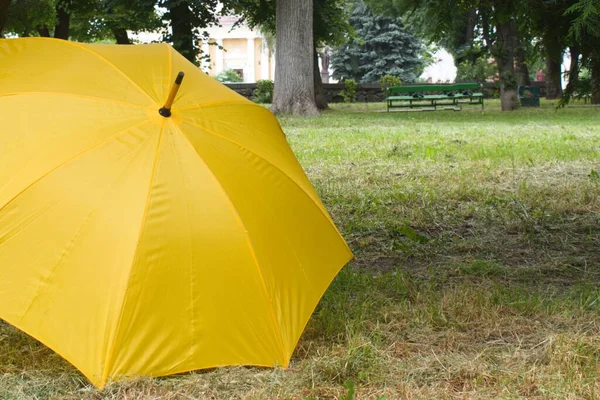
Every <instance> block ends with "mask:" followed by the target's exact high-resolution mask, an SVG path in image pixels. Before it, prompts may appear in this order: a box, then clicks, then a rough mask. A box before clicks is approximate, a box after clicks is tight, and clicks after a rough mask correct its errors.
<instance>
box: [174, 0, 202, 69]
mask: <svg viewBox="0 0 600 400" xmlns="http://www.w3.org/2000/svg"><path fill="white" fill-rule="evenodd" d="M167 8H168V9H169V14H170V16H171V28H172V30H173V36H172V40H173V47H174V48H175V50H177V51H178V52H179V53H181V55H182V56H184V57H185V58H187V59H188V60H190V61H191V62H193V63H194V64H197V63H198V61H197V60H196V56H197V51H196V47H195V46H194V32H193V29H194V27H193V26H192V20H193V18H194V16H193V15H192V10H191V9H190V6H189V4H188V2H187V1H179V0H169V1H167Z"/></svg>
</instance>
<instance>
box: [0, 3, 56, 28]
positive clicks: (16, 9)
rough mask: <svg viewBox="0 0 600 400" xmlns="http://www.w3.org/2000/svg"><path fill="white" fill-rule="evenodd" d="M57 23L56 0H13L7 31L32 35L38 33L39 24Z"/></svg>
mask: <svg viewBox="0 0 600 400" xmlns="http://www.w3.org/2000/svg"><path fill="white" fill-rule="evenodd" d="M55 24H56V0H13V1H12V2H11V4H10V7H9V8H8V15H7V19H6V27H5V31H6V32H9V33H14V34H17V35H19V36H31V35H37V34H38V31H37V27H38V26H54V25H55ZM0 33H1V32H0Z"/></svg>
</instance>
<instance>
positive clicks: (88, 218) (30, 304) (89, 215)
mask: <svg viewBox="0 0 600 400" xmlns="http://www.w3.org/2000/svg"><path fill="white" fill-rule="evenodd" d="M132 152H134V150H132V151H131V152H130V153H132ZM135 152H136V153H137V152H139V149H137V150H135ZM130 153H128V154H127V155H129V154H130ZM132 161H133V159H132V160H130V161H129V162H128V163H127V166H126V167H128V166H129V165H130V164H131V162H132ZM126 169H127V168H123V171H122V172H121V173H120V174H119V176H118V177H117V179H115V181H113V183H111V184H110V185H109V186H108V189H107V190H106V192H105V194H104V196H103V197H102V200H103V199H104V198H105V197H106V195H107V194H106V193H108V192H109V191H110V189H111V188H112V187H113V185H114V184H115V182H116V181H117V180H119V178H121V177H122V176H123V174H124V173H125V170H126ZM96 211H97V209H96V208H94V209H92V211H90V212H89V213H88V215H87V216H86V218H85V220H84V221H83V223H82V224H81V226H80V227H79V229H78V230H77V232H76V233H75V236H73V238H72V239H71V241H70V242H69V245H68V246H67V248H66V249H65V250H64V251H63V253H62V255H61V256H60V258H59V260H58V261H57V262H56V264H55V265H54V267H52V269H51V271H50V274H48V276H46V277H45V278H44V280H47V279H48V278H49V277H50V276H51V275H53V274H54V272H55V271H56V268H57V267H58V266H59V265H60V263H61V262H62V260H63V259H64V258H65V256H66V255H67V253H68V252H69V250H70V249H71V247H72V246H73V244H74V243H75V241H76V240H77V239H78V238H79V236H81V233H82V230H83V228H84V227H85V226H86V225H87V223H88V222H89V220H90V217H91V216H92V214H94V212H96ZM41 290H42V285H40V286H39V287H38V290H37V291H36V293H35V295H34V296H33V298H32V299H31V301H30V303H29V305H28V306H27V308H26V309H25V311H24V312H23V315H22V316H21V320H23V317H24V316H25V314H27V312H28V311H29V309H30V308H31V307H32V306H33V304H34V303H35V301H36V300H37V298H38V297H39V295H40V292H41Z"/></svg>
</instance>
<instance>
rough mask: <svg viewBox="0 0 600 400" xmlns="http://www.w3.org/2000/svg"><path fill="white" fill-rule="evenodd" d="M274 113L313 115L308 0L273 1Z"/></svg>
mask: <svg viewBox="0 0 600 400" xmlns="http://www.w3.org/2000/svg"><path fill="white" fill-rule="evenodd" d="M275 21H276V40H277V51H276V52H275V90H274V93H273V105H272V106H271V111H272V112H273V113H275V114H280V113H288V114H294V115H317V114H318V113H319V111H318V110H317V105H316V104H315V73H314V58H313V57H314V42H313V3H312V0H277V3H276V13H275Z"/></svg>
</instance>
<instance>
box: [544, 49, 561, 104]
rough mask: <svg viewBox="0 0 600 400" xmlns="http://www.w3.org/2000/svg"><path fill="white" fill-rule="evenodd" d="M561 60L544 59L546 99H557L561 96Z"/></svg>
mask: <svg viewBox="0 0 600 400" xmlns="http://www.w3.org/2000/svg"><path fill="white" fill-rule="evenodd" d="M561 58H562V57H559V58H558V60H557V59H556V58H555V57H550V56H548V57H546V98H547V99H558V98H559V97H560V96H561V95H562V88H561V83H560V78H561V65H560V64H561V61H562V60H561Z"/></svg>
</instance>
